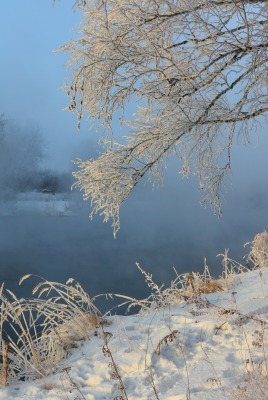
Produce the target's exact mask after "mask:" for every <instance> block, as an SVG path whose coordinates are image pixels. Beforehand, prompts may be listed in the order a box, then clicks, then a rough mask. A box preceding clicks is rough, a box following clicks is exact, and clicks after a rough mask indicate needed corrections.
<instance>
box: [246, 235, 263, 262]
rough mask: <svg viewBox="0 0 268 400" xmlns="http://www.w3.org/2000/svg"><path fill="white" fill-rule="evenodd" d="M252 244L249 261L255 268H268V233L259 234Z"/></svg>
mask: <svg viewBox="0 0 268 400" xmlns="http://www.w3.org/2000/svg"><path fill="white" fill-rule="evenodd" d="M247 244H248V243H247ZM250 244H251V250H250V253H249V255H248V261H251V262H252V263H253V265H254V267H260V268H263V267H268V233H267V232H262V233H258V234H257V235H256V236H255V237H254V239H253V241H252V243H250Z"/></svg>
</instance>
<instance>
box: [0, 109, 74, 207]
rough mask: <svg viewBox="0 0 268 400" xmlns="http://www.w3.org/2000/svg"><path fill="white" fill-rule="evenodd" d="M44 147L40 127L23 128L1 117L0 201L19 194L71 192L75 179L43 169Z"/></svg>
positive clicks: (68, 175)
mask: <svg viewBox="0 0 268 400" xmlns="http://www.w3.org/2000/svg"><path fill="white" fill-rule="evenodd" d="M44 158H45V145H44V140H43V138H42V135H41V133H40V131H39V129H38V128H36V127H34V126H30V127H21V126H19V125H17V124H15V123H14V122H12V121H9V120H7V119H6V118H5V117H4V115H3V114H2V115H0V171H1V173H0V199H7V200H8V199H11V198H13V197H14V196H15V195H16V194H17V193H20V192H27V191H39V192H43V193H52V194H55V193H60V192H67V191H69V190H70V187H71V185H72V176H71V174H69V173H67V172H57V171H53V170H51V169H49V168H44V166H43V165H42V164H43V161H44Z"/></svg>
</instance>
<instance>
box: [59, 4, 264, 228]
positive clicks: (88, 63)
mask: <svg viewBox="0 0 268 400" xmlns="http://www.w3.org/2000/svg"><path fill="white" fill-rule="evenodd" d="M76 6H77V7H80V9H81V11H82V17H81V24H80V30H79V37H78V39H77V40H74V41H72V42H70V43H68V44H66V45H65V46H63V47H62V49H63V50H65V51H68V52H69V53H71V59H70V69H71V71H72V80H71V83H70V84H68V85H67V87H66V91H67V94H68V95H69V97H70V100H71V103H70V106H69V109H70V110H71V111H72V112H76V113H77V116H78V125H79V124H80V120H81V118H82V117H83V115H84V113H85V112H86V113H87V114H88V116H89V118H90V119H92V120H96V121H99V124H100V125H99V126H100V127H101V128H103V129H104V136H103V139H102V142H103V143H104V152H103V154H101V155H100V157H99V158H98V159H95V160H87V161H83V160H77V165H78V167H79V168H78V171H77V172H75V173H74V176H75V177H76V179H77V182H76V186H77V187H78V188H80V189H81V190H83V191H84V197H85V199H89V200H90V201H91V204H92V215H93V214H94V213H100V214H101V215H103V217H104V220H105V221H107V220H109V219H112V221H113V227H114V232H115V233H116V231H117V230H118V229H119V211H120V207H121V205H122V203H123V202H124V201H125V199H126V198H127V197H128V196H129V194H130V193H131V191H132V190H133V188H134V187H135V186H136V185H137V183H138V182H139V181H140V179H141V178H142V177H143V176H144V175H145V174H147V173H149V176H150V178H151V179H152V180H154V181H155V182H159V181H160V182H161V179H162V175H163V168H164V167H165V162H166V160H167V159H168V157H169V156H170V155H171V154H175V155H176V156H177V157H178V159H179V160H180V163H181V166H180V168H181V173H182V174H183V175H189V174H190V173H191V172H193V173H194V174H197V175H198V177H199V181H200V189H201V190H202V191H203V202H206V201H208V202H209V203H210V204H211V206H212V208H213V210H214V212H217V213H218V212H219V213H220V212H221V211H220V193H221V191H222V189H223V187H222V182H223V181H224V178H225V177H226V175H228V172H229V171H230V168H231V146H232V143H233V142H234V140H237V138H241V139H242V141H243V142H244V143H248V142H249V141H250V135H249V132H252V130H253V128H256V127H257V122H258V121H260V122H262V121H263V118H262V117H265V116H266V117H267V111H268V101H267V100H268V93H267V66H268V57H267V54H268V53H267V48H268V37H267V31H268V22H267V21H268V2H267V0H264V1H256V0H224V1H218V0H188V1H184V0H174V1H169V0H144V1H126V0H103V1H99V0H83V1H77V2H76ZM131 100H132V102H131V103H130V104H131V105H132V106H133V107H134V103H135V104H137V105H138V106H139V108H138V109H137V110H136V112H135V113H134V114H133V118H132V121H131V122H127V121H126V117H125V115H124V110H125V108H126V106H127V105H128V104H129V102H130V101H131ZM118 111H119V112H120V111H121V121H122V124H125V125H123V126H125V131H126V134H125V136H124V137H123V138H122V140H121V142H120V143H119V142H118V135H113V134H112V133H111V132H112V129H111V122H112V119H113V118H114V117H118V115H119V114H118ZM115 137H116V140H115Z"/></svg>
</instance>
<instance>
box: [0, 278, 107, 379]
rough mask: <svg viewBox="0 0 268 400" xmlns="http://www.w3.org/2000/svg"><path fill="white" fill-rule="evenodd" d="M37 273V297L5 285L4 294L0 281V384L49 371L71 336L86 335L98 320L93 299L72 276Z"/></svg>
mask: <svg viewBox="0 0 268 400" xmlns="http://www.w3.org/2000/svg"><path fill="white" fill-rule="evenodd" d="M30 276H31V275H25V276H24V277H23V278H22V279H21V281H20V282H22V281H23V280H24V279H26V278H29V277H30ZM37 278H39V280H40V283H38V284H37V285H36V286H35V288H34V289H33V294H37V295H38V297H37V298H32V299H18V298H17V297H16V296H15V294H14V293H12V292H11V291H10V290H8V289H6V292H7V295H5V294H4V293H3V286H2V288H1V290H0V292H1V296H0V307H1V313H0V316H1V318H0V334H1V337H0V339H1V342H0V357H1V358H2V359H4V353H7V356H6V358H7V362H6V365H7V368H4V367H5V366H4V362H2V365H1V363H0V384H1V383H2V384H6V383H7V382H8V383H9V382H11V381H13V380H15V379H26V380H27V379H36V378H40V377H44V376H47V375H49V374H51V373H53V372H54V371H55V370H56V369H57V368H58V367H59V366H60V361H61V360H62V359H63V358H65V357H66V356H67V354H68V351H70V349H71V348H73V347H76V342H77V341H79V340H83V339H86V338H88V337H89V336H90V335H91V333H92V330H93V329H94V328H95V327H96V326H97V324H98V323H99V322H100V319H101V314H100V312H99V310H98V309H97V308H96V307H95V305H94V304H93V300H92V299H91V298H90V297H89V296H88V294H87V293H86V292H85V291H84V290H83V289H82V287H81V285H80V284H79V283H78V282H76V281H75V280H74V279H69V280H68V282H67V283H66V285H64V284H61V283H57V282H50V281H47V280H45V279H42V278H41V277H37ZM8 295H9V296H8ZM4 336H5V341H4V340H3V339H4ZM6 344H8V352H7V351H6Z"/></svg>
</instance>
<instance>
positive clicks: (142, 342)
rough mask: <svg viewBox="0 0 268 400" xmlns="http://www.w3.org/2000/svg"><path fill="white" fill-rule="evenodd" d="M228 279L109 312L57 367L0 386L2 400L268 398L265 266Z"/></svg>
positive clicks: (267, 294)
mask: <svg viewBox="0 0 268 400" xmlns="http://www.w3.org/2000/svg"><path fill="white" fill-rule="evenodd" d="M227 286H228V287H229V289H225V290H223V291H219V292H216V293H211V294H201V295H200V296H193V297H190V298H185V300H184V301H181V302H180V303H179V304H178V305H176V306H170V307H166V308H160V309H154V310H151V311H150V312H145V313H144V314H142V313H141V314H138V315H134V316H113V317H108V318H107V319H106V321H104V322H103V323H102V324H98V325H97V326H96V328H94V329H92V331H91V333H90V337H89V339H88V340H85V341H77V342H76V345H77V348H73V349H69V350H68V353H69V355H68V358H67V359H65V360H64V361H62V365H55V370H56V369H58V372H57V373H55V374H54V375H51V376H48V377H46V378H43V379H40V380H36V381H32V382H17V383H12V384H10V386H7V387H2V389H1V390H0V399H3V400H13V399H14V398H20V399H25V400H26V399H27V400H28V399H36V400H41V399H46V400H58V399H70V400H75V399H88V400H91V399H92V400H93V399H94V400H112V399H117V400H119V399H122V400H125V399H129V400H130V399H131V400H134V399H139V400H141V399H144V400H145V399H148V400H149V399H156V400H157V399H158V400H186V399H188V400H214V399H215V400H216V399H217V400H219V399H220V400H221V399H240V400H242V399H253V398H254V400H261V399H267V396H268V383H267V377H266V376H267V364H266V363H267V362H268V360H267V357H266V354H267V350H268V348H267V336H268V333H267V328H268V319H267V311H268V305H267V297H268V270H267V269H256V270H254V271H249V272H247V273H242V274H240V275H237V276H235V279H234V277H232V282H229V284H228V285H227ZM74 323H75V322H74Z"/></svg>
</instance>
